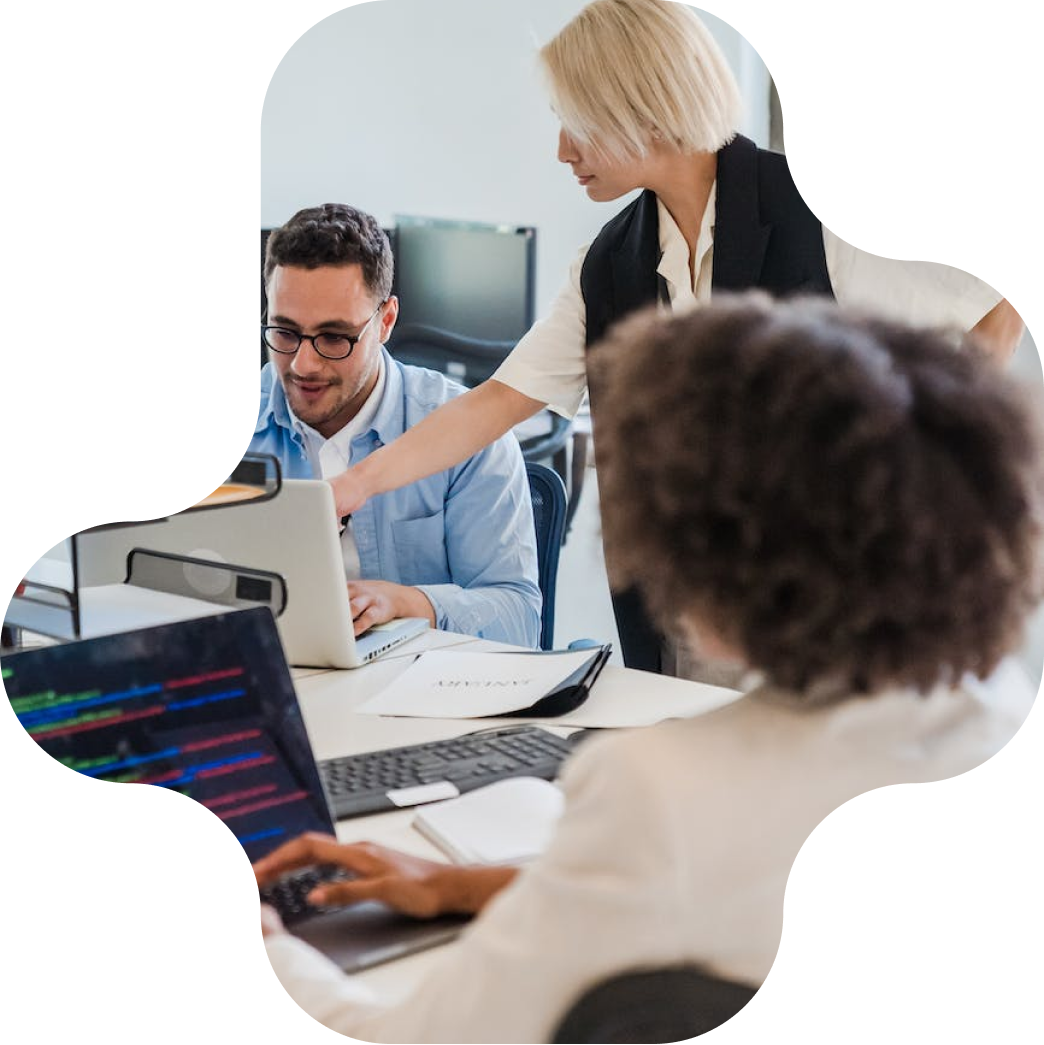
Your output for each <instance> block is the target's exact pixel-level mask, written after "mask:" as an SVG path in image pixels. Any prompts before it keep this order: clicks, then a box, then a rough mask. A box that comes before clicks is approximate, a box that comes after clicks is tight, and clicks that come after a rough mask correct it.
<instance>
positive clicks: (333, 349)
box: [261, 298, 388, 359]
mask: <svg viewBox="0 0 1044 1045" xmlns="http://www.w3.org/2000/svg"><path fill="white" fill-rule="evenodd" d="M387 303H388V299H387V298H385V299H384V301H382V302H381V303H380V304H379V305H378V306H377V307H376V308H375V309H374V310H373V313H372V314H371V316H370V318H369V319H368V320H366V322H365V323H363V325H362V330H360V331H359V333H358V334H315V335H309V334H302V333H300V332H299V331H297V330H287V329H286V327H266V326H264V325H263V324H262V326H261V340H262V341H264V343H265V344H266V345H267V346H268V347H269V348H270V349H271V350H272V351H273V352H279V353H281V354H282V355H284V356H292V355H293V354H294V353H295V352H296V351H297V350H298V349H299V348H300V347H301V342H302V341H311V342H312V348H314V349H315V350H316V352H318V353H319V355H321V356H322V357H323V359H347V358H348V357H349V356H350V355H351V354H352V350H353V349H354V348H355V346H356V345H357V344H358V343H359V342H360V341H361V340H362V337H363V334H365V333H366V328H367V327H368V326H369V325H370V324H371V323H372V322H373V320H374V317H375V316H376V315H377V313H378V312H380V310H381V309H382V308H384V306H385V305H386V304H387Z"/></svg>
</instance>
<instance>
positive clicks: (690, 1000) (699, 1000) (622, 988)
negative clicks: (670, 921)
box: [551, 965, 757, 1045]
mask: <svg viewBox="0 0 1044 1045" xmlns="http://www.w3.org/2000/svg"><path fill="white" fill-rule="evenodd" d="M756 993H757V988H756V987H749V986H747V985H746V984H741V983H734V982H732V981H730V980H722V979H719V978H718V977H716V976H711V975H709V974H707V973H704V972H702V971H701V970H700V969H698V968H695V967H694V966H688V965H684V966H676V967H673V968H667V969H649V970H643V971H640V972H628V973H622V974H621V975H619V976H614V977H612V978H611V979H608V980H604V981H603V982H602V983H599V984H597V985H595V986H594V987H592V988H591V989H590V990H589V991H587V992H586V993H584V994H583V995H581V997H580V999H579V1001H577V1002H576V1004H575V1005H573V1007H572V1008H571V1009H570V1010H569V1012H567V1013H566V1016H565V1019H563V1020H562V1022H561V1024H559V1026H558V1029H557V1030H556V1031H555V1035H554V1037H553V1038H552V1039H551V1040H552V1041H553V1042H561V1043H563V1045H565V1043H567V1042H568V1043H571V1045H588V1043H591V1045H594V1043H596V1042H597V1043H601V1045H618V1043H620V1045H622V1043H624V1042H631V1043H634V1045H644V1043H653V1042H655V1043H662V1042H670V1041H688V1040H689V1039H690V1038H695V1037H698V1036H699V1035H700V1034H706V1033H707V1031H709V1030H714V1028H715V1027H720V1026H721V1025H722V1024H723V1023H725V1022H726V1021H727V1020H730V1019H732V1017H733V1016H735V1015H736V1013H737V1012H739V1011H740V1009H742V1008H743V1006H744V1005H746V1004H747V1002H748V1001H750V999H751V998H753V997H754V995H755V994H756Z"/></svg>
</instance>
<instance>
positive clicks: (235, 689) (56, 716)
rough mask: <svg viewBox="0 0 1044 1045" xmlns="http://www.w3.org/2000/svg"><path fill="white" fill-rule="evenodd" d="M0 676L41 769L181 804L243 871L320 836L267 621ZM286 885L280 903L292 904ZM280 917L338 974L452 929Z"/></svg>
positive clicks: (126, 638) (172, 628)
mask: <svg viewBox="0 0 1044 1045" xmlns="http://www.w3.org/2000/svg"><path fill="white" fill-rule="evenodd" d="M0 668H2V673H3V681H4V686H5V688H6V689H7V693H8V696H9V697H10V700H11V705H12V708H13V710H14V712H15V714H16V715H17V716H18V719H19V721H20V722H21V723H22V725H23V726H24V727H25V729H26V731H27V732H28V733H29V734H30V736H32V737H33V739H34V740H35V741H36V742H37V743H38V744H39V745H40V747H42V748H43V749H44V750H45V751H47V752H48V754H50V755H51V756H52V757H53V758H55V759H56V760H57V761H59V762H61V763H63V764H64V765H66V766H68V767H69V768H70V769H73V770H76V771H77V772H80V773H83V774H85V775H87V776H92V777H95V778H97V779H101V780H111V781H121V782H128V783H130V782H134V783H151V784H156V785H158V786H161V787H167V788H171V789H173V790H176V791H179V792H181V793H182V794H185V795H187V796H188V797H190V798H193V799H195V800H196V801H198V802H200V803H201V804H202V805H205V806H206V807H207V808H209V809H210V810H211V811H212V812H213V813H214V814H215V815H216V816H218V817H219V818H220V819H221V820H222V821H224V823H225V824H226V825H227V826H228V828H229V829H230V830H231V831H232V833H233V834H234V835H235V836H236V838H237V839H238V840H239V842H240V844H241V845H242V846H243V849H244V850H245V851H246V853H247V856H248V857H249V858H250V860H251V861H256V860H258V859H260V858H261V857H262V856H264V855H266V854H267V853H269V852H270V851H271V850H273V849H275V848H276V847H277V846H278V845H280V844H282V843H283V842H285V841H288V840H289V839H291V838H293V837H295V836H296V835H298V834H300V833H301V832H304V831H320V832H323V833H327V834H333V833H334V825H333V821H332V820H331V817H330V812H329V808H328V806H327V801H326V796H325V793H324V791H323V786H322V783H321V782H320V778H319V774H318V772H317V770H316V765H315V760H314V758H313V757H312V751H311V747H310V745H309V742H308V736H307V734H306V732H305V728H304V722H303V720H302V718H301V712H300V709H299V707H298V703H297V696H296V694H295V692H294V689H293V685H292V683H291V680H290V674H289V672H288V670H287V665H286V660H285V658H284V657H283V652H282V649H281V648H280V645H279V637H278V635H277V633H276V629H275V626H274V624H273V622H272V615H271V613H270V612H269V610H268V609H264V608H259V609H250V610H240V611H236V612H233V613H226V614H221V615H218V616H213V617H206V618H201V619H197V620H187V621H179V622H177V623H175V624H168V625H163V626H161V627H157V628H150V629H147V630H144V631H136V632H122V633H120V634H116V635H108V636H104V637H101V638H96V639H85V640H82V641H80V642H72V643H67V644H65V645H56V646H46V647H42V648H40V649H35V650H28V651H25V652H22V653H15V654H12V655H10V656H8V657H4V658H3V659H2V660H0ZM292 884H293V883H284V885H285V886H286V887H285V888H283V889H281V892H283V893H293V892H295V891H296V892H298V893H300V892H301V890H294V889H293V888H292ZM306 888H307V887H306ZM284 913H285V914H286V917H287V921H288V928H290V929H291V931H292V932H293V933H294V934H295V935H297V936H300V937H301V938H302V939H304V940H306V941H307V942H309V943H312V944H313V945H314V946H316V947H317V948H318V949H319V950H321V951H322V952H323V953H324V954H326V955H327V956H328V957H329V958H330V959H331V960H333V961H335V962H337V963H338V964H339V965H341V967H342V968H344V969H347V970H358V969H363V968H368V967H369V966H371V965H376V964H378V963H379V962H382V961H386V960H388V959H390V958H394V957H397V956H399V955H402V954H408V953H411V952H412V951H416V950H421V949H423V948H426V947H430V946H433V945H435V944H438V943H442V942H444V941H446V940H449V939H452V938H453V937H454V936H455V935H456V934H457V932H458V931H459V929H460V926H461V924H462V923H463V920H462V919H437V920H435V921H433V922H423V921H415V920H413V919H409V918H406V917H405V916H402V915H399V914H396V913H395V912H393V911H390V910H389V909H388V908H386V907H384V906H383V905H381V904H374V903H367V904H360V905H357V906H355V907H350V908H344V909H340V910H336V911H327V912H323V911H316V910H315V909H310V910H305V911H300V910H293V909H290V910H287V909H285V908H284ZM294 918H297V919H298V920H296V921H293V924H292V925H291V924H289V923H290V922H291V920H293V919H294Z"/></svg>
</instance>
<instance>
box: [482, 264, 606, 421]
mask: <svg viewBox="0 0 1044 1045" xmlns="http://www.w3.org/2000/svg"><path fill="white" fill-rule="evenodd" d="M586 256H587V247H584V248H583V250H581V251H580V253H579V255H578V256H577V258H576V260H575V261H574V262H573V264H572V265H571V266H570V269H569V280H568V282H567V283H566V285H565V286H564V287H563V288H562V290H561V291H560V292H559V295H558V297H557V298H556V299H555V302H554V304H553V305H552V307H551V312H550V313H549V314H548V316H547V317H546V318H545V319H542V320H540V321H539V322H538V323H536V324H534V325H533V327H532V329H531V330H530V331H529V332H528V333H527V334H526V335H525V336H524V337H523V338H522V340H521V341H519V343H518V344H517V345H516V346H515V349H514V351H513V352H512V353H511V355H509V356H508V357H507V359H505V360H504V362H503V363H502V364H501V365H500V368H499V369H498V370H497V372H496V373H495V374H494V375H493V380H494V381H500V382H501V383H502V384H505V385H509V386H510V387H511V388H513V389H515V391H517V392H521V393H522V394H523V395H526V396H529V398H530V399H536V400H538V401H539V402H541V403H546V404H547V405H548V406H549V407H550V408H551V409H552V410H554V411H555V413H556V414H561V415H562V416H563V417H572V416H573V415H574V414H575V413H576V411H577V410H578V409H579V407H580V403H581V402H582V400H583V398H584V392H585V391H586V390H587V365H586V359H585V352H584V347H585V341H586V332H587V310H586V309H585V307H584V296H583V294H582V292H581V290H580V269H581V268H582V267H583V263H584V258H585V257H586Z"/></svg>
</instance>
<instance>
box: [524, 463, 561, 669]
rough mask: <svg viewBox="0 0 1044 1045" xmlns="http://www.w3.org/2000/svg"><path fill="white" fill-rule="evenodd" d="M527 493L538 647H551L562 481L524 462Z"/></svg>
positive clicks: (559, 538) (559, 545) (548, 471)
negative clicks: (536, 576)
mask: <svg viewBox="0 0 1044 1045" xmlns="http://www.w3.org/2000/svg"><path fill="white" fill-rule="evenodd" d="M526 474H527V475H528V476H529V493H530V496H531V498H532V500H533V522H534V524H535V526H536V543H537V566H538V573H539V580H540V594H541V595H542V596H543V600H544V604H543V607H542V608H541V610H540V648H541V649H552V648H553V647H554V641H555V586H556V584H557V581H558V556H559V553H560V552H561V550H562V537H563V535H564V533H565V517H566V492H565V484H564V483H563V482H562V478H561V476H559V475H558V473H557V472H554V471H552V470H551V469H550V468H547V467H546V466H544V465H542V464H536V463H535V462H533V461H527V462H526Z"/></svg>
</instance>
